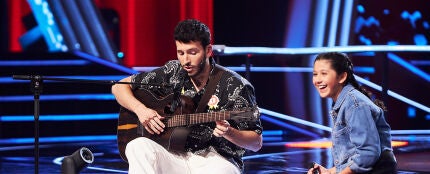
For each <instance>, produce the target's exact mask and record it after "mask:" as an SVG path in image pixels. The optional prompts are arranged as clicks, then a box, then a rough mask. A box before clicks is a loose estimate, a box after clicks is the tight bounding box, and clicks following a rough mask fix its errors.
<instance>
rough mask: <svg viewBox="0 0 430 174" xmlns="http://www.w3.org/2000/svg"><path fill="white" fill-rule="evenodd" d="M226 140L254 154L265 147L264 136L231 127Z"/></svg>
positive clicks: (226, 134)
mask: <svg viewBox="0 0 430 174" xmlns="http://www.w3.org/2000/svg"><path fill="white" fill-rule="evenodd" d="M224 138H225V139H227V140H228V141H230V142H232V143H234V144H236V145H238V146H240V147H243V148H245V149H249V150H252V151H254V152H257V151H258V150H260V149H261V147H262V146H263V136H262V135H259V134H257V133H256V132H255V131H251V130H237V129H235V128H233V127H229V128H228V130H227V132H226V133H225V135H224Z"/></svg>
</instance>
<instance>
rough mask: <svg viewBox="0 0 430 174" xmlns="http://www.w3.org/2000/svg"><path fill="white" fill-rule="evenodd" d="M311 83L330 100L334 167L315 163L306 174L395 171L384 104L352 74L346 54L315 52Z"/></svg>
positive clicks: (350, 64)
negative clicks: (315, 173) (374, 97)
mask: <svg viewBox="0 0 430 174" xmlns="http://www.w3.org/2000/svg"><path fill="white" fill-rule="evenodd" d="M312 82H313V85H314V86H315V88H316V90H317V91H318V93H319V94H320V96H321V97H322V98H331V99H333V104H332V110H331V112H330V116H331V118H332V120H333V127H332V142H333V149H332V155H333V160H334V161H333V163H334V167H332V168H330V169H326V168H324V167H322V166H321V165H318V164H315V165H314V166H313V168H311V169H310V170H309V171H308V174H311V173H312V172H314V170H317V171H318V172H319V173H320V174H324V173H396V159H395V157H394V154H393V149H392V147H391V134H390V130H391V128H390V126H389V124H388V123H387V122H386V121H385V117H384V114H385V111H386V107H385V106H384V104H383V102H381V101H380V100H374V101H372V99H371V93H369V92H367V91H366V90H365V89H364V88H363V87H361V86H360V85H359V84H358V82H357V81H356V79H355V77H354V72H353V65H352V62H351V60H350V59H349V58H348V56H347V55H345V54H343V53H338V52H329V53H321V54H319V55H318V56H317V57H316V59H315V62H314V69H313V78H312Z"/></svg>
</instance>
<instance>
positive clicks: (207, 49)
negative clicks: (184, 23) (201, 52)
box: [206, 44, 213, 58]
mask: <svg viewBox="0 0 430 174" xmlns="http://www.w3.org/2000/svg"><path fill="white" fill-rule="evenodd" d="M212 52H213V50H212V45H211V44H209V45H208V46H206V58H209V57H211V56H212Z"/></svg>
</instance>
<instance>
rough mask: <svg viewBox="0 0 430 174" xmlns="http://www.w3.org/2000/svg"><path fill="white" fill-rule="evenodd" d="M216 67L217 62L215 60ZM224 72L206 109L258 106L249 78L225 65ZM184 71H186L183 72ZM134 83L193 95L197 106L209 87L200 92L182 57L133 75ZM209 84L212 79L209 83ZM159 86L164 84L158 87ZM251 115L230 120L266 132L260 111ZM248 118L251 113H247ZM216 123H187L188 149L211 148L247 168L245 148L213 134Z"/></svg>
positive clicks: (161, 91) (159, 91) (155, 90)
mask: <svg viewBox="0 0 430 174" xmlns="http://www.w3.org/2000/svg"><path fill="white" fill-rule="evenodd" d="M211 65H212V67H214V66H215V62H214V60H213V59H211ZM221 68H222V69H224V70H225V71H224V73H223V74H222V76H221V79H220V81H219V83H218V84H217V86H216V88H215V92H214V94H213V96H212V97H211V99H210V100H209V102H208V105H207V106H206V109H205V111H206V112H220V111H234V110H243V109H244V108H256V107H257V103H256V99H255V92H254V87H253V86H252V84H250V83H249V82H248V81H247V80H246V79H245V78H243V77H242V76H240V75H239V74H237V73H236V72H234V71H231V70H228V69H227V68H223V67H221ZM181 73H182V74H181ZM132 82H137V83H141V84H152V85H136V84H137V83H135V84H134V85H132V89H133V90H138V89H140V88H145V89H150V90H151V91H152V92H153V93H156V94H157V95H160V96H165V95H168V94H172V93H180V95H183V96H187V97H190V98H192V101H193V103H194V105H195V106H197V105H198V103H199V101H200V99H201V97H202V96H203V94H204V92H205V89H206V88H207V87H206V86H205V87H204V88H203V89H202V90H200V91H198V92H197V90H196V89H195V87H194V85H193V83H192V82H191V80H190V78H189V77H188V76H187V75H186V73H185V75H183V70H182V67H181V65H180V63H179V61H178V60H171V61H169V62H167V63H166V64H165V65H164V66H161V67H159V68H156V69H154V70H152V71H150V72H142V73H139V74H136V75H133V76H132ZM208 83H209V82H208ZM156 85H161V87H160V86H156ZM257 114H258V115H256V113H254V114H251V115H249V117H250V118H251V117H253V118H255V119H247V120H241V121H240V122H235V121H231V120H228V121H229V123H230V125H231V126H232V127H235V128H237V129H238V130H252V131H255V132H256V133H257V134H261V133H262V130H263V128H262V125H261V121H260V119H259V113H257ZM247 117H248V116H247ZM215 125H216V124H215V122H210V123H205V124H195V125H189V126H187V127H188V128H189V129H190V133H189V135H188V137H187V141H186V145H185V148H186V151H191V152H193V153H196V154H199V153H205V152H207V151H208V150H210V149H211V148H212V149H214V150H216V151H217V153H219V154H220V155H222V156H224V157H225V158H226V159H227V160H229V161H230V162H232V163H233V164H235V165H237V166H238V167H239V168H240V169H241V170H242V171H243V161H242V157H243V155H244V153H245V149H244V148H241V147H239V146H237V145H235V144H233V143H231V142H230V141H228V140H226V139H225V138H223V137H216V136H213V134H212V133H213V130H214V128H215Z"/></svg>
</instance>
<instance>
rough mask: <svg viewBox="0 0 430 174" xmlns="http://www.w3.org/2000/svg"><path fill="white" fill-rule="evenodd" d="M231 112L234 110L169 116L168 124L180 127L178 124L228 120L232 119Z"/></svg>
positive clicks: (168, 125)
mask: <svg viewBox="0 0 430 174" xmlns="http://www.w3.org/2000/svg"><path fill="white" fill-rule="evenodd" d="M231 112H232V111H222V112H210V113H195V114H184V115H174V116H172V117H170V118H168V120H167V125H166V126H167V127H178V126H185V125H190V124H199V123H207V122H213V121H217V120H228V119H230V115H231Z"/></svg>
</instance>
